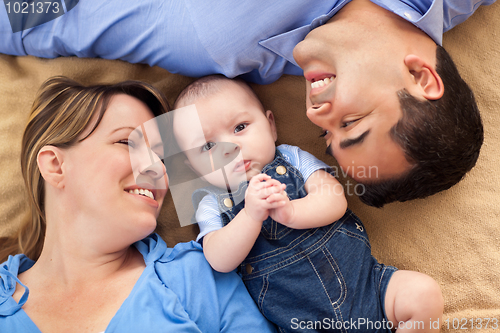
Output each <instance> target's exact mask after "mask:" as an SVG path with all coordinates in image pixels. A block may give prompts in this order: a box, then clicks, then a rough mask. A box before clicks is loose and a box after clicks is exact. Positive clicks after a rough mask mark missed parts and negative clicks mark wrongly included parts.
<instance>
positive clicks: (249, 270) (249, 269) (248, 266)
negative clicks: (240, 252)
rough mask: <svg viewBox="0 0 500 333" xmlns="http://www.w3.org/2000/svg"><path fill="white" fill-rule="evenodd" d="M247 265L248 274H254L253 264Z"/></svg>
mask: <svg viewBox="0 0 500 333" xmlns="http://www.w3.org/2000/svg"><path fill="white" fill-rule="evenodd" d="M245 267H246V270H247V273H248V274H252V272H253V267H252V265H250V264H247V265H246V266H245Z"/></svg>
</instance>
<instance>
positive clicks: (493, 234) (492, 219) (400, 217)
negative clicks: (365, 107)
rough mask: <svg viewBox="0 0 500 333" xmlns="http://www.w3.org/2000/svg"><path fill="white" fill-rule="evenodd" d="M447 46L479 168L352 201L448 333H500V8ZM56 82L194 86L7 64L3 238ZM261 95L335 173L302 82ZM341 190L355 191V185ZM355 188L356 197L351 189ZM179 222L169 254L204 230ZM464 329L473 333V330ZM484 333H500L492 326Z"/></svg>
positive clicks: (262, 90)
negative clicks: (441, 307)
mask: <svg viewBox="0 0 500 333" xmlns="http://www.w3.org/2000/svg"><path fill="white" fill-rule="evenodd" d="M444 46H445V48H447V49H448V51H449V52H450V53H451V55H452V57H453V58H454V59H455V61H456V63H457V65H458V67H459V70H460V71H461V73H462V75H463V76H464V78H465V80H466V81H467V82H468V83H469V84H470V85H471V87H472V88H473V90H474V91H475V93H476V97H477V100H478V104H479V107H480V109H481V113H482V116H483V122H484V127H485V142H484V146H483V148H482V151H481V156H480V158H479V161H478V163H477V166H476V167H475V168H474V169H473V170H472V171H471V172H470V173H469V174H468V175H467V176H466V177H465V179H464V180H463V181H462V182H461V183H459V184H458V185H456V186H455V187H453V188H452V189H450V190H448V191H445V192H442V193H439V194H437V195H434V196H432V197H430V198H427V199H424V200H416V201H412V202H407V203H394V204H390V205H387V206H386V207H384V208H383V209H375V208H371V207H368V206H365V205H363V204H362V203H361V202H360V201H359V200H358V199H357V198H356V197H355V196H349V197H348V201H349V207H350V208H351V209H352V210H353V211H354V212H355V213H356V214H358V216H359V217H360V218H361V219H362V221H363V222H364V224H365V226H366V228H367V231H368V234H369V236H370V239H371V243H372V250H373V254H374V256H375V257H376V258H377V259H378V260H379V261H380V262H383V263H385V264H389V265H394V266H397V267H399V268H401V269H411V270H417V271H420V272H424V273H427V274H429V275H431V276H432V277H434V278H435V279H436V280H437V281H438V282H439V284H440V285H441V287H442V290H443V294H444V298H445V316H444V318H443V319H444V320H446V319H448V320H449V329H448V325H446V322H445V321H444V322H442V324H443V326H442V328H443V330H444V331H450V332H451V331H454V330H453V329H452V328H453V319H454V318H457V319H456V320H455V326H457V324H458V323H459V322H458V321H457V320H460V319H461V318H466V319H467V320H470V319H476V318H484V317H490V318H497V320H498V322H499V323H498V329H499V331H500V245H499V244H500V202H499V201H500V191H499V189H498V188H499V187H500V175H499V171H500V167H499V166H498V165H499V156H500V154H499V153H500V132H499V130H498V128H499V125H500V114H499V111H498V104H499V102H498V101H499V100H500V79H499V78H500V65H499V64H498V60H500V3H498V2H497V3H495V4H494V5H492V6H489V7H482V8H480V9H479V10H478V11H477V12H476V13H475V14H474V15H473V16H472V18H470V19H469V20H468V21H466V22H465V23H463V24H461V25H459V26H458V27H456V28H454V29H453V30H452V31H450V32H448V33H446V34H445V37H444ZM53 75H66V76H69V77H71V78H73V79H75V80H78V81H80V82H82V83H97V82H117V81H121V80H124V79H138V80H144V81H147V82H150V83H153V84H154V85H155V86H157V87H158V88H160V89H161V90H162V91H163V92H164V93H165V94H166V95H167V96H168V98H169V101H170V102H171V103H173V101H174V99H175V97H176V96H177V94H178V93H179V92H180V90H181V89H182V88H183V87H185V86H186V85H187V84H188V83H189V82H191V80H192V79H190V78H186V77H182V76H178V75H173V74H169V73H167V72H166V71H164V70H162V69H160V68H150V67H148V66H145V65H131V64H128V63H125V62H122V61H108V60H100V59H76V58H59V59H54V60H44V59H38V58H34V57H19V58H18V57H11V56H5V55H0V235H1V236H5V235H8V234H11V233H12V232H13V231H14V230H15V228H16V227H17V226H18V225H19V223H20V222H21V220H22V219H23V218H26V200H25V195H24V192H23V191H24V190H23V182H22V178H21V173H20V167H19V152H20V143H21V136H22V132H23V127H24V124H25V122H26V119H27V116H28V112H29V109H30V106H31V103H32V102H33V98H34V95H35V92H36V91H37V89H38V87H39V86H40V84H41V83H42V82H43V81H44V80H46V79H47V78H48V77H50V76H53ZM254 88H255V90H256V92H257V93H258V95H259V96H260V98H261V99H262V101H263V103H264V105H265V107H266V108H268V109H271V110H273V111H274V112H275V115H276V119H277V125H278V134H279V142H280V143H289V144H294V145H298V146H300V147H302V148H303V149H305V150H307V151H310V152H312V153H313V154H315V155H316V156H318V157H320V158H322V159H324V160H325V161H326V162H327V163H329V164H332V165H334V163H335V162H334V160H333V159H332V158H331V157H328V156H326V155H325V154H324V150H325V147H324V142H323V140H322V139H320V138H318V136H319V134H320V130H319V128H317V127H316V126H314V125H312V124H311V123H310V122H309V121H308V119H307V118H306V116H305V93H304V91H305V83H304V80H303V78H301V77H291V76H286V77H283V78H281V79H280V80H279V81H277V82H275V83H273V84H271V85H268V86H254ZM342 181H343V183H344V184H346V185H347V181H348V180H346V179H343V180H342ZM349 189H350V191H351V192H352V191H353V184H352V181H351V185H350V187H348V188H346V191H347V192H349ZM176 218H177V217H176V214H175V210H174V207H173V204H172V202H171V201H169V202H167V204H166V205H165V206H164V208H163V210H162V214H161V216H160V218H159V225H158V232H159V233H160V234H161V235H162V236H163V237H164V238H165V239H166V241H167V243H168V244H169V245H170V246H173V245H174V244H175V243H176V242H179V241H187V240H190V239H193V238H194V237H195V235H196V228H197V227H196V226H195V225H192V226H187V227H182V228H181V227H180V226H179V224H178V222H177V220H176ZM0 246H1V245H0ZM462 323H464V321H461V324H462ZM490 326H491V324H490ZM463 327H465V328H468V330H469V331H474V330H471V329H470V328H471V323H470V321H468V322H467V323H466V325H464V326H463ZM459 331H463V330H459ZM476 331H478V332H487V331H492V330H491V329H485V328H484V326H483V328H482V329H477V330H476Z"/></svg>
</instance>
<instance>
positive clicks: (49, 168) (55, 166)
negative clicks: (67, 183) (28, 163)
mask: <svg viewBox="0 0 500 333" xmlns="http://www.w3.org/2000/svg"><path fill="white" fill-rule="evenodd" d="M63 163H64V152H63V150H61V149H60V148H57V147H55V146H50V145H49V146H44V147H42V149H40V151H39V152H38V155H37V164H38V168H39V169H40V173H41V175H42V177H43V179H44V180H45V181H46V182H47V183H49V184H51V185H52V186H53V187H55V188H63V187H64V169H63Z"/></svg>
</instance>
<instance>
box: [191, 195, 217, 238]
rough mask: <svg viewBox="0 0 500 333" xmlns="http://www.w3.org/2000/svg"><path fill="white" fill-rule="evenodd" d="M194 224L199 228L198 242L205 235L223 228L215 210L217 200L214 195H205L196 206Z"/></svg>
mask: <svg viewBox="0 0 500 333" xmlns="http://www.w3.org/2000/svg"><path fill="white" fill-rule="evenodd" d="M195 218H196V222H198V227H199V228H200V233H199V234H198V237H196V241H197V242H199V241H200V240H201V239H202V238H203V237H204V236H205V235H206V234H208V233H210V232H212V231H216V230H219V229H221V228H222V227H223V223H222V218H221V216H220V212H219V209H218V208H217V199H216V198H215V196H214V195H211V194H207V195H206V196H204V197H203V199H201V201H200V203H199V204H198V209H197V210H196V213H195Z"/></svg>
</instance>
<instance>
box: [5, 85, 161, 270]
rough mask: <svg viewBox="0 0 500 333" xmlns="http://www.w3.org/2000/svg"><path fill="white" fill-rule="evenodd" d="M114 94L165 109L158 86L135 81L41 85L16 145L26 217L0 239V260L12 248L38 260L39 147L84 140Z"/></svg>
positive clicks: (41, 224) (157, 111)
mask: <svg viewBox="0 0 500 333" xmlns="http://www.w3.org/2000/svg"><path fill="white" fill-rule="evenodd" d="M117 94H127V95H130V96H132V97H135V98H137V99H139V100H140V101H142V102H144V103H145V104H146V105H147V106H148V107H149V109H150V110H151V111H152V112H153V114H154V115H155V116H159V115H162V114H164V113H165V112H167V111H168V110H169V106H168V102H167V100H166V98H165V97H164V96H163V95H162V93H161V92H160V91H158V90H157V89H156V88H154V87H153V86H151V85H149V84H146V83H143V82H139V81H125V82H121V83H117V84H113V85H93V86H83V85H81V84H79V83H77V82H75V81H73V80H71V79H69V78H66V77H53V78H51V79H49V80H47V81H46V82H45V83H43V84H42V86H41V87H40V89H39V91H38V93H37V95H36V98H35V101H34V103H33V106H32V108H31V113H30V117H29V120H28V124H27V125H26V128H25V130H24V135H23V140H22V149H21V170H22V175H23V178H24V183H25V187H26V190H27V192H28V197H29V203H30V209H31V219H29V220H27V221H25V222H24V223H23V224H22V225H21V226H20V228H19V230H18V232H17V234H15V235H14V236H13V237H9V238H2V239H0V244H2V245H0V262H3V261H5V260H6V259H7V257H8V256H9V255H13V254H17V253H24V254H25V255H26V256H28V257H29V258H31V259H33V260H37V259H38V257H39V256H40V253H41V251H42V247H43V243H44V237H45V211H44V179H43V178H42V176H41V174H40V170H39V168H38V164H37V155H38V153H39V151H40V149H41V148H42V147H44V146H46V145H52V146H56V147H60V148H68V147H71V146H73V145H75V144H76V143H78V142H79V141H82V140H85V139H86V138H87V137H88V136H89V135H90V134H92V132H93V131H94V130H95V128H96V127H97V126H98V125H99V123H100V121H101V119H102V117H103V115H104V112H105V111H106V108H107V106H108V104H109V102H110V100H111V97H113V96H114V95H117ZM96 117H97V121H96V122H95V123H94V119H96ZM89 126H93V127H92V128H91V131H90V133H89V134H88V135H86V136H85V137H84V138H83V139H80V140H79V139H78V138H79V136H80V134H81V133H82V132H83V131H84V130H86V129H87V128H89Z"/></svg>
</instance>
